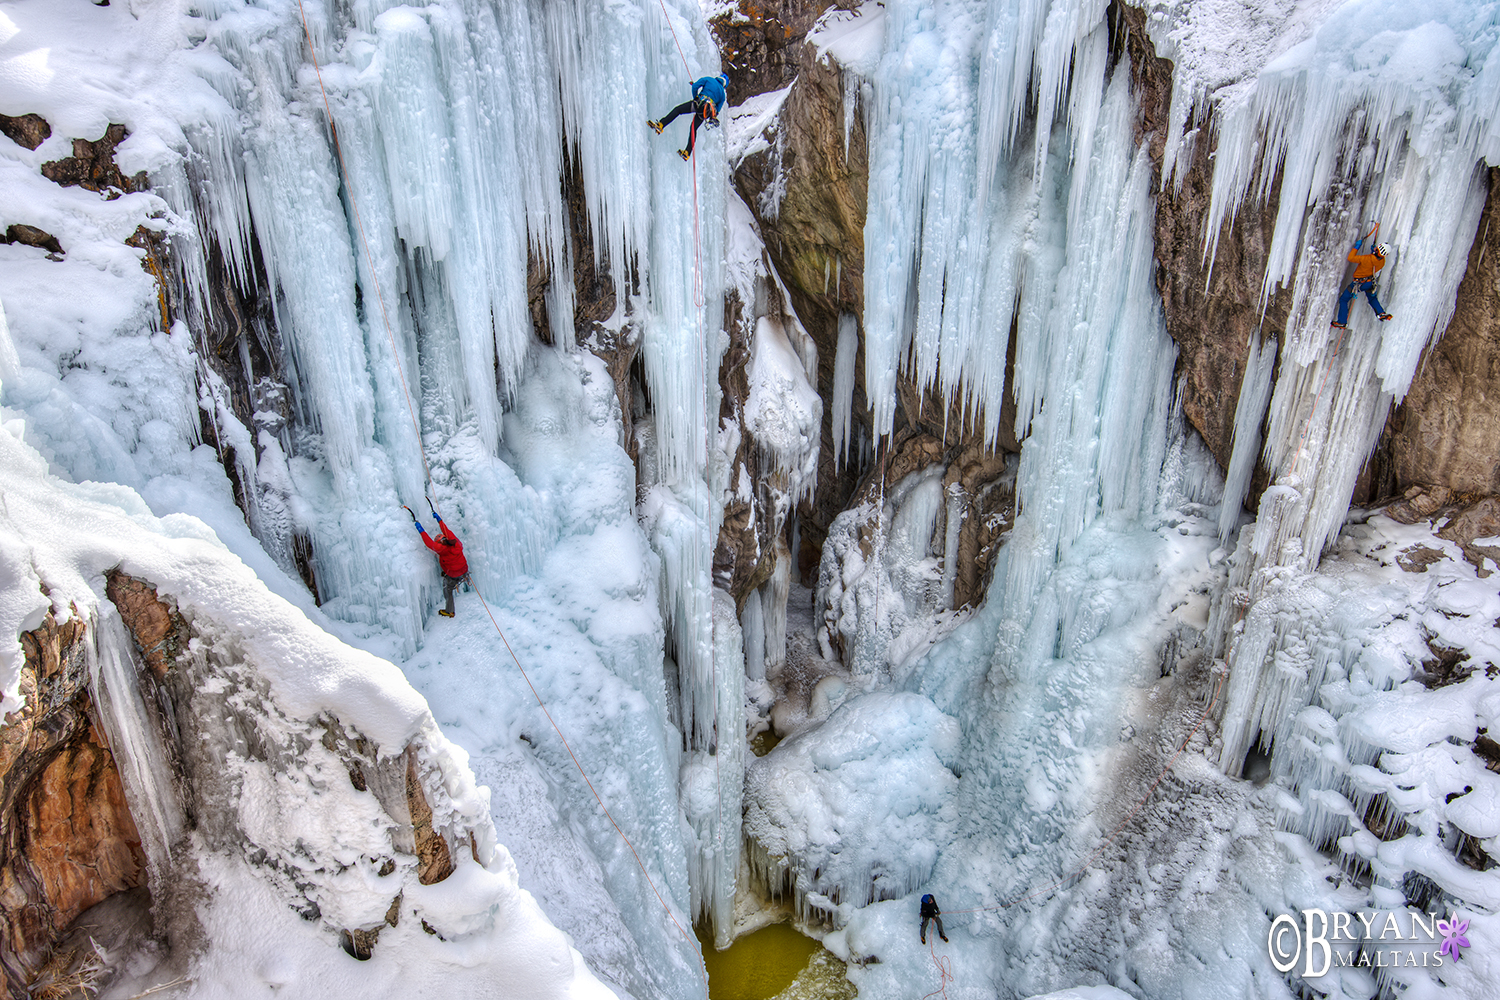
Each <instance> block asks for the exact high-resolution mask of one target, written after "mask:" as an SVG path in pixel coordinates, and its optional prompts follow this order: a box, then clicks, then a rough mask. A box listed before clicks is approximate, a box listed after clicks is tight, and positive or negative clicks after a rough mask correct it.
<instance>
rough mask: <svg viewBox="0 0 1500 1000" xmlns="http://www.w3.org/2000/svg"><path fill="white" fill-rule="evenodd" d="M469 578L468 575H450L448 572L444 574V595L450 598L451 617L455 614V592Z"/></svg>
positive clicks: (449, 612) (449, 609)
mask: <svg viewBox="0 0 1500 1000" xmlns="http://www.w3.org/2000/svg"><path fill="white" fill-rule="evenodd" d="M467 579H468V577H467V576H449V575H448V574H447V573H444V574H443V597H445V598H447V600H448V615H449V616H450V617H451V616H452V615H453V592H454V591H456V590H457V589H458V588H459V586H460V585H461V584H463V582H464V581H465V580H467Z"/></svg>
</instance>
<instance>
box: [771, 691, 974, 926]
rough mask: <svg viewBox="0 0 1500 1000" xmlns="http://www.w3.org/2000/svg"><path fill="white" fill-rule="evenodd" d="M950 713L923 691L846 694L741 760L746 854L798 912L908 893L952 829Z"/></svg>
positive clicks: (954, 733)
mask: <svg viewBox="0 0 1500 1000" xmlns="http://www.w3.org/2000/svg"><path fill="white" fill-rule="evenodd" d="M958 738H959V733H958V724H957V723H956V722H955V721H954V720H953V719H952V718H950V717H949V716H947V715H944V714H943V713H942V712H940V711H938V709H937V708H936V707H935V706H934V705H933V704H932V702H931V701H929V700H928V699H926V698H924V697H922V696H921V695H917V694H912V693H910V692H906V693H899V694H892V693H878V694H869V695H864V696H862V697H857V698H854V699H851V700H849V701H847V702H845V703H844V704H843V705H841V706H840V707H839V708H838V709H836V710H835V711H834V712H833V714H832V715H830V716H829V717H828V719H827V721H825V722H824V723H823V724H822V725H821V726H819V727H817V728H816V729H813V730H810V731H808V732H806V733H803V734H800V735H797V736H793V737H790V738H789V739H786V740H783V741H782V742H781V743H779V744H777V746H776V748H775V749H774V750H772V751H771V752H770V753H769V754H767V755H766V756H764V757H760V758H757V759H755V760H754V761H753V762H752V763H751V764H750V766H749V768H748V769H747V772H746V784H745V834H746V836H747V837H748V838H750V841H751V843H752V845H753V846H752V851H751V859H750V863H751V865H752V866H753V867H755V868H756V869H757V875H758V877H760V878H761V879H763V880H764V881H765V883H766V884H768V885H770V886H772V887H776V888H778V889H784V891H787V892H790V893H791V894H792V895H793V897H794V901H795V903H796V905H797V909H798V910H799V912H800V913H803V914H807V913H809V912H815V911H824V913H830V912H831V911H835V910H840V911H841V912H842V914H844V915H845V916H846V917H847V914H849V913H850V912H852V911H853V910H854V909H856V908H859V907H862V906H865V905H867V904H869V903H870V902H871V901H873V900H879V899H890V898H898V897H901V896H905V895H907V894H908V893H910V892H911V891H912V890H913V889H915V888H916V887H917V886H918V885H920V884H922V883H923V882H924V881H926V879H927V878H928V876H929V875H930V874H931V872H932V865H933V863H934V862H935V861H936V860H937V852H938V849H939V845H941V844H944V843H946V842H948V841H949V840H950V839H951V837H952V831H953V827H954V823H955V821H956V819H957V816H956V814H955V808H954V802H953V794H954V790H955V786H956V785H957V784H958V779H957V777H956V776H955V775H954V774H953V772H952V767H953V766H954V763H955V761H956V758H957V750H958Z"/></svg>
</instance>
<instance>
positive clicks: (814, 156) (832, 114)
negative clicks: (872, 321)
mask: <svg viewBox="0 0 1500 1000" xmlns="http://www.w3.org/2000/svg"><path fill="white" fill-rule="evenodd" d="M796 51H797V53H798V54H797V66H798V75H797V83H796V85H795V86H793V87H792V90H791V92H790V93H789V94H788V95H787V98H786V103H785V104H784V105H783V106H782V111H781V116H780V120H779V122H778V124H777V125H776V126H775V129H776V132H775V134H774V136H773V138H772V143H771V148H769V149H767V150H765V151H763V152H761V153H757V154H755V155H754V156H750V157H747V158H746V159H745V161H744V162H743V163H742V164H741V165H740V167H739V169H738V170H736V171H735V175H734V182H735V187H736V189H737V190H738V191H739V194H740V197H741V198H743V199H744V201H745V204H747V205H748V206H749V207H750V210H751V212H752V213H754V215H755V217H756V220H757V222H758V223H759V224H760V227H761V233H762V235H763V236H764V238H765V242H766V249H767V252H768V253H769V254H770V257H771V263H772V265H773V266H774V267H775V268H776V271H777V273H778V275H780V277H781V280H782V281H783V282H784V283H785V284H786V286H787V292H788V294H789V295H790V296H791V300H792V301H791V304H792V307H793V308H794V309H795V310H796V313H797V316H798V317H799V318H800V319H801V320H802V324H803V326H804V327H805V328H806V329H807V332H808V333H809V334H810V335H811V336H812V338H813V341H814V343H815V344H816V345H817V348H818V377H817V384H816V386H815V388H816V389H817V391H818V395H819V396H820V397H822V399H823V400H824V401H825V404H826V402H827V401H828V400H831V399H832V398H833V368H834V362H835V360H836V357H837V353H838V352H837V349H838V320H839V316H840V315H841V314H845V313H847V314H849V315H852V316H854V317H856V319H859V318H862V317H863V316H864V258H865V255H864V229H865V205H866V197H867V189H868V183H869V159H868V154H867V147H866V140H865V128H864V119H863V117H862V116H861V115H859V114H856V115H855V118H854V123H853V126H852V128H851V129H850V132H849V143H848V155H847V157H846V156H845V151H844V143H843V141H842V140H843V136H844V90H843V86H844V85H843V74H842V73H841V72H840V70H839V68H838V66H837V65H835V64H834V63H833V62H832V61H831V60H829V61H824V62H820V61H818V60H817V59H816V52H815V51H814V50H813V49H812V47H811V46H808V45H806V44H804V43H801V42H800V39H799V45H798V48H797V50H796ZM778 179H779V181H780V183H782V184H784V189H783V190H784V193H783V194H782V195H781V197H780V200H779V202H778V201H774V200H773V199H772V197H771V196H770V195H769V194H768V192H770V191H772V190H775V189H776V187H777V184H778ZM862 353H863V352H861V354H862ZM868 409H869V407H868V405H867V404H866V402H865V393H864V368H863V357H860V358H859V359H858V363H857V364H856V365H855V384H854V406H853V411H854V414H855V422H856V424H860V422H861V415H862V414H865V413H866V412H868ZM832 417H833V415H832V407H831V406H828V405H825V406H824V412H823V427H822V439H823V440H822V446H821V449H820V455H819V460H818V486H817V491H816V493H815V494H814V496H813V500H812V503H811V505H810V507H804V508H803V509H802V510H801V511H800V512H799V524H800V528H801V560H800V563H799V566H798V567H797V572H798V574H799V576H800V577H801V578H802V579H803V580H804V581H806V580H811V579H815V578H816V575H817V567H818V559H819V556H820V553H821V551H822V545H823V539H824V538H825V537H827V533H828V525H829V524H831V523H832V522H833V519H834V518H835V517H836V516H838V514H839V512H840V511H842V510H843V509H844V508H845V507H846V506H847V505H848V503H849V501H850V498H851V496H852V495H853V491H854V487H855V484H856V482H857V479H858V476H859V475H860V474H861V473H862V472H863V471H864V470H863V468H861V465H860V461H859V459H858V458H857V457H854V456H856V455H857V454H858V448H859V444H858V442H859V441H860V440H861V436H862V439H863V440H865V441H868V440H869V431H868V427H867V426H865V427H864V429H861V428H860V427H858V426H857V427H856V428H854V429H853V430H852V432H851V437H852V438H854V440H853V441H851V448H850V452H851V460H850V462H849V464H848V465H847V466H845V467H843V468H840V467H839V464H838V463H837V461H836V460H835V456H834V451H833V424H832Z"/></svg>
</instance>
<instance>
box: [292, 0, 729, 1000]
mask: <svg viewBox="0 0 1500 1000" xmlns="http://www.w3.org/2000/svg"><path fill="white" fill-rule="evenodd" d="M297 9H298V12H299V13H300V14H301V17H302V31H303V34H305V35H306V36H307V49H308V53H309V54H310V55H311V56H312V63H313V71H314V73H315V74H316V75H317V78H318V90H319V92H320V93H321V94H322V96H323V110H324V113H325V114H327V116H328V125H329V132H330V133H331V135H332V137H333V148H334V152H335V154H336V155H337V157H338V162H339V169H340V171H341V172H342V173H343V177H344V190H345V191H346V192H347V193H348V195H349V207H350V209H351V210H352V211H353V213H354V221H355V225H356V228H357V229H358V230H359V238H360V243H361V245H362V247H363V248H364V251H365V259H366V261H367V262H368V263H369V266H370V278H371V281H372V282H373V283H374V286H375V289H374V290H375V297H376V298H377V299H378V300H379V301H380V314H381V317H382V318H383V319H384V320H385V328H386V333H387V334H388V335H389V337H390V341H391V356H392V360H393V362H394V363H395V365H396V372H397V374H398V375H399V376H400V379H401V392H402V394H403V395H404V396H405V398H406V409H407V413H408V414H409V415H410V416H411V423H412V429H413V430H414V431H415V432H416V435H417V449H418V451H419V452H420V454H421V457H422V469H423V471H424V472H425V473H426V476H427V482H429V483H430V482H432V481H433V480H432V468H431V466H430V465H429V464H428V461H427V449H426V447H425V446H424V445H423V443H422V428H421V424H420V423H419V422H418V420H417V411H416V407H415V406H414V405H413V404H412V400H411V392H410V390H409V388H408V387H407V384H406V373H405V371H404V370H403V368H402V365H401V360H400V353H399V352H398V351H397V350H396V332H395V328H394V327H393V326H392V325H391V320H390V314H389V312H388V311H387V309H386V305H385V295H384V294H383V292H382V291H381V288H380V279H379V276H378V275H377V274H376V273H375V259H374V255H373V254H372V253H371V252H370V243H369V240H368V239H366V237H365V229H364V222H363V221H362V220H361V218H360V213H359V205H358V203H357V202H356V201H355V197H354V188H353V185H352V184H351V183H350V181H349V169H348V165H347V164H346V163H345V162H344V153H343V149H342V148H341V146H340V144H339V137H338V130H337V129H336V128H334V124H333V108H332V106H331V104H330V103H329V100H328V91H327V89H326V88H325V87H324V85H323V69H322V66H321V65H320V64H319V62H318V53H317V49H316V47H315V46H314V45H313V37H312V29H311V28H310V27H309V26H308V23H307V10H306V8H304V7H303V2H302V0H297ZM663 9H665V8H663ZM669 23H670V22H669ZM674 37H675V33H674ZM679 51H680V49H679ZM685 63H686V60H684V64H685ZM423 497H424V499H426V500H427V506H428V507H429V508H431V509H432V513H433V516H434V517H436V516H437V508H436V507H435V506H433V503H432V498H431V497H429V496H427V495H426V494H425V493H424V494H423ZM402 506H403V507H405V504H403V505H402ZM406 511H407V513H411V508H410V507H406ZM412 520H414V521H415V520H416V517H415V515H413V517H412ZM474 594H475V596H477V597H478V598H479V603H480V604H481V605H482V606H483V607H484V611H485V614H487V615H488V616H489V619H490V623H491V624H492V625H494V626H495V632H496V634H498V635H499V636H500V641H501V642H502V643H504V645H505V651H506V652H507V653H509V654H510V658H511V660H512V661H513V662H514V663H515V665H516V669H517V670H518V671H520V674H521V678H522V680H524V681H525V682H526V686H527V687H528V688H530V689H531V694H532V697H534V698H536V703H537V706H538V707H539V708H541V710H542V714H543V715H545V716H546V717H547V722H548V723H549V724H550V725H551V726H552V731H553V732H554V733H556V734H557V738H558V739H559V740H560V741H562V745H563V748H564V749H565V750H567V751H568V757H569V758H571V759H572V761H573V766H574V767H575V768H577V769H578V774H579V776H580V777H582V778H583V783H584V784H585V785H587V786H588V789H589V792H591V793H592V794H593V796H594V801H595V802H597V803H598V804H599V809H600V811H601V812H603V813H604V817H605V819H607V820H609V823H610V825H611V826H613V827H614V828H615V832H616V833H617V834H619V835H620V839H621V840H622V841H624V842H625V846H626V847H627V848H629V849H630V855H631V857H633V858H634V859H635V863H636V865H637V867H639V868H640V870H641V875H642V877H643V878H645V880H646V884H647V885H648V886H650V887H651V891H652V893H654V894H655V896H656V899H657V902H659V903H661V906H662V909H663V910H665V911H666V914H667V918H668V919H669V920H671V921H672V925H673V926H674V927H676V928H677V930H678V932H679V933H680V934H681V935H682V936H683V938H685V939H686V940H687V941H688V943H689V944H690V945H692V946H693V947H695V948H696V947H697V940H696V939H695V938H694V937H693V935H692V934H691V933H690V932H689V931H687V930H686V929H684V928H683V926H682V924H681V922H679V921H678V919H677V915H676V914H675V913H673V912H672V907H671V906H670V905H669V904H668V903H667V900H666V898H665V897H663V896H662V894H661V890H660V889H658V888H657V887H656V882H655V880H653V879H652V878H651V873H650V872H649V871H648V870H647V868H646V863H645V861H643V860H642V859H641V855H640V853H639V852H638V851H637V850H636V848H635V844H633V843H631V840H630V838H629V837H628V836H626V834H625V831H624V830H623V829H621V827H620V824H619V823H617V822H616V821H615V818H614V816H613V814H611V813H610V811H609V807H608V806H606V805H605V804H604V799H603V798H602V797H601V796H600V795H599V791H598V789H596V788H595V787H594V783H593V782H592V781H591V780H590V779H589V776H588V772H586V771H585V770H584V768H583V763H582V762H581V761H580V760H579V759H578V755H577V754H576V753H574V752H573V747H572V745H571V744H569V743H568V739H567V737H566V736H564V735H563V732H562V729H561V728H559V727H558V725H557V721H556V720H555V719H553V718H552V713H551V712H549V711H548V710H547V705H546V702H544V701H543V700H542V696H541V693H540V692H538V691H537V689H536V685H535V684H532V683H531V678H530V677H529V676H528V675H527V673H526V668H525V667H523V666H521V660H520V658H519V657H518V656H516V652H515V650H514V649H512V648H511V645H510V640H509V639H507V638H506V637H505V630H504V629H502V628H501V627H500V622H499V621H498V620H497V619H496V618H495V613H494V611H493V610H491V609H490V605H489V602H488V601H486V600H485V599H484V594H482V593H480V591H479V588H478V587H474ZM716 707H717V706H716ZM699 976H700V977H701V978H702V980H703V995H704V997H705V998H707V997H708V976H707V974H706V973H705V972H704V971H703V968H702V966H701V964H700V966H699Z"/></svg>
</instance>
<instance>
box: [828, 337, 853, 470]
mask: <svg viewBox="0 0 1500 1000" xmlns="http://www.w3.org/2000/svg"><path fill="white" fill-rule="evenodd" d="M858 354H859V321H858V320H856V319H855V318H854V316H853V314H852V313H840V314H839V340H838V347H837V349H836V350H835V352H834V356H833V402H832V404H831V405H832V406H833V415H832V421H833V453H834V456H835V458H836V460H837V461H838V463H839V466H840V467H842V466H843V464H844V462H845V461H846V456H847V455H848V452H849V438H850V435H851V433H852V430H853V420H854V365H855V362H856V361H857V360H858Z"/></svg>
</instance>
